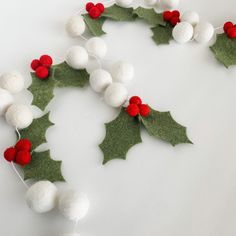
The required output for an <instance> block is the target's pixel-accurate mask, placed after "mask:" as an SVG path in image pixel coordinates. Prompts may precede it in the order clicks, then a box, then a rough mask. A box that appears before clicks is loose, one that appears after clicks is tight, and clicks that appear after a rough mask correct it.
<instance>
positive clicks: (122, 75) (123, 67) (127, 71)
mask: <svg viewBox="0 0 236 236" xmlns="http://www.w3.org/2000/svg"><path fill="white" fill-rule="evenodd" d="M111 74H112V77H113V79H114V81H115V82H119V83H128V82H129V81H130V80H132V79H133V77H134V67H133V65H132V64H129V63H127V62H124V61H118V62H116V63H115V64H113V66H112V69H111Z"/></svg>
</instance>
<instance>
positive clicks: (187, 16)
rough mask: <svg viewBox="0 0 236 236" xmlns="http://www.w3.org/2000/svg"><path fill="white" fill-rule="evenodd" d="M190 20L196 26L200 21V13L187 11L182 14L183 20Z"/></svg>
mask: <svg viewBox="0 0 236 236" xmlns="http://www.w3.org/2000/svg"><path fill="white" fill-rule="evenodd" d="M184 21H186V22H188V23H190V24H191V25H193V26H195V25H196V24H198V22H199V15H198V13H197V12H195V11H186V12H184V13H183V15H182V16H181V22H184Z"/></svg>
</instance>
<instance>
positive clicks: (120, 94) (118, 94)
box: [104, 83, 128, 107]
mask: <svg viewBox="0 0 236 236" xmlns="http://www.w3.org/2000/svg"><path fill="white" fill-rule="evenodd" d="M127 97H128V91H127V89H126V87H125V86H124V85H123V84H121V83H112V84H111V85H109V86H108V87H107V89H106V91H105V94H104V98H105V101H106V103H107V104H108V105H110V106H112V107H120V106H121V105H123V104H124V103H125V101H126V100H127Z"/></svg>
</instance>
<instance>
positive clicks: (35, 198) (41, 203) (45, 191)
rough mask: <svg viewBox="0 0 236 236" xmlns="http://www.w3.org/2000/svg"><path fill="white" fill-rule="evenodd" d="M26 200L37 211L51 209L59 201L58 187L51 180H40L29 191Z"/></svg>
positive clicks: (41, 211)
mask: <svg viewBox="0 0 236 236" xmlns="http://www.w3.org/2000/svg"><path fill="white" fill-rule="evenodd" d="M26 202H27V204H28V206H29V207H30V208H31V209H32V210H33V211H35V212H37V213H44V212H48V211H51V210H52V209H53V208H54V207H55V206H56V203H57V187H56V186H55V184H53V183H51V182H49V181H39V182H37V183H35V184H34V185H32V186H31V187H30V188H29V190H28V191H27V193H26Z"/></svg>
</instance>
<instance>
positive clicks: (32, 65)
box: [30, 59, 41, 71]
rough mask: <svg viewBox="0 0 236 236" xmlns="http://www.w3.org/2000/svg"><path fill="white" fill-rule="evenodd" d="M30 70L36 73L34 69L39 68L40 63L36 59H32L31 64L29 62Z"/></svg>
mask: <svg viewBox="0 0 236 236" xmlns="http://www.w3.org/2000/svg"><path fill="white" fill-rule="evenodd" d="M30 66H31V68H32V70H34V71H36V69H37V68H38V67H39V66H41V63H40V61H39V60H38V59H34V60H33V61H32V62H31V65H30Z"/></svg>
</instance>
